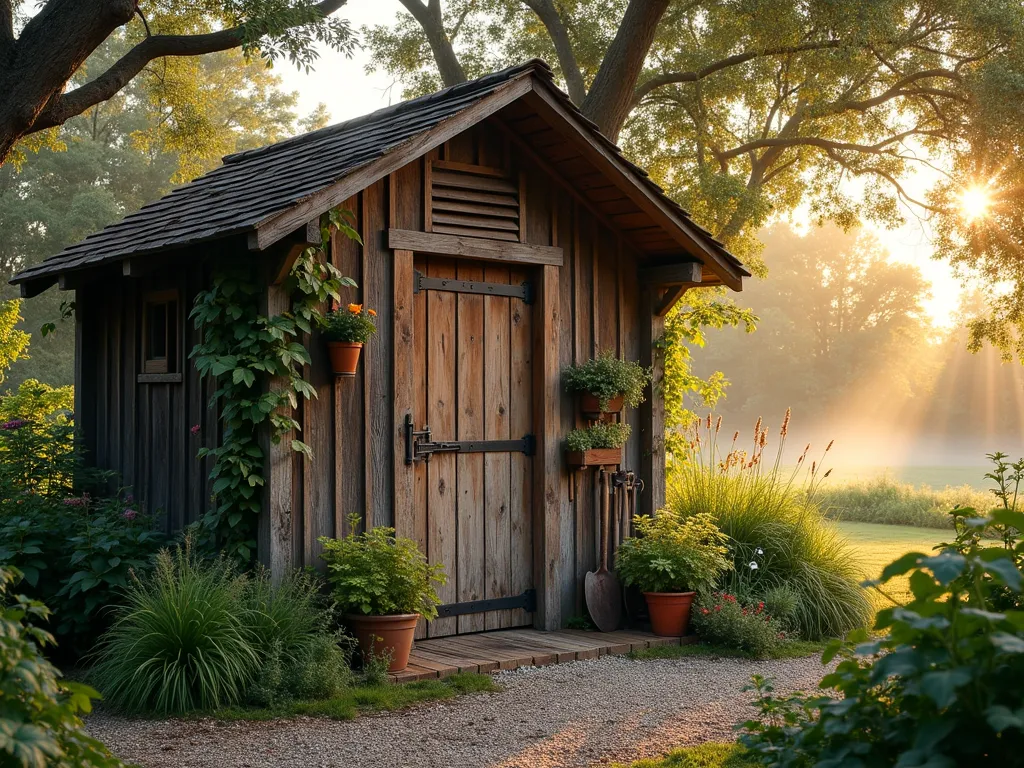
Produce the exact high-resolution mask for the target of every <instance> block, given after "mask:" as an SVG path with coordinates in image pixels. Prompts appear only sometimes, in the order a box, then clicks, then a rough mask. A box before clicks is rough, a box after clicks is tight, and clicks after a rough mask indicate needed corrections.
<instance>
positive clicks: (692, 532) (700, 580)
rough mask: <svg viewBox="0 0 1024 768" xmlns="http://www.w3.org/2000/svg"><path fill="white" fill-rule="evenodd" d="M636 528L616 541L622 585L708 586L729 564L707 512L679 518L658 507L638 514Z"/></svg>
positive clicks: (656, 588) (652, 588) (649, 588)
mask: <svg viewBox="0 0 1024 768" xmlns="http://www.w3.org/2000/svg"><path fill="white" fill-rule="evenodd" d="M633 525H634V529H635V530H636V534H635V535H634V536H631V537H629V538H627V539H626V540H625V541H623V542H622V544H621V545H620V546H619V551H618V554H617V556H616V561H615V568H616V571H617V572H618V574H619V578H621V579H622V581H623V583H624V584H626V585H627V586H633V585H635V586H636V587H638V588H639V589H640V590H641V591H643V592H703V591H709V590H711V589H712V588H713V587H714V585H715V583H716V582H717V581H718V579H719V577H720V576H721V575H722V574H723V573H724V572H725V571H727V570H729V568H731V567H732V566H731V564H730V562H729V560H728V557H727V556H728V554H729V550H728V548H727V547H726V542H727V539H726V537H725V535H724V534H723V533H722V532H721V531H720V530H719V529H718V526H716V525H715V523H714V520H713V519H712V518H711V516H710V515H706V514H699V515H693V516H692V517H689V518H687V519H685V520H680V519H679V518H678V517H676V516H675V515H672V514H669V513H667V512H664V511H662V512H660V513H659V514H657V515H655V516H654V517H648V516H645V515H637V516H636V517H635V518H634V519H633Z"/></svg>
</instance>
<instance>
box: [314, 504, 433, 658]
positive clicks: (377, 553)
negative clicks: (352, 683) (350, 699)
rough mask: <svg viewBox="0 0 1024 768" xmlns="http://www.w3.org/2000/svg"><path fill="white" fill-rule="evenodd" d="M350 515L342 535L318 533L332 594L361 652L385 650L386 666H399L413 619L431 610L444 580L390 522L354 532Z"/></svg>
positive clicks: (405, 655)
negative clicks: (345, 531) (397, 533)
mask: <svg viewBox="0 0 1024 768" xmlns="http://www.w3.org/2000/svg"><path fill="white" fill-rule="evenodd" d="M350 520H351V522H350V530H352V531H353V533H350V534H349V535H348V536H346V537H345V538H342V539H331V538H327V537H326V536H324V537H321V538H320V543H321V544H323V546H324V551H323V553H322V554H321V555H320V557H321V558H323V559H324V561H325V562H326V563H327V579H328V581H329V582H330V585H331V591H332V594H333V597H334V599H335V600H336V601H337V603H338V606H339V607H340V608H341V610H342V611H343V613H344V614H345V620H346V622H347V623H348V624H349V625H350V627H351V628H352V632H353V634H354V635H355V636H356V639H357V640H358V641H359V647H360V649H361V650H362V652H363V658H364V659H370V658H380V657H382V656H387V657H389V658H390V659H391V664H390V666H389V668H388V671H389V672H401V671H402V670H403V669H405V668H406V666H408V664H409V652H410V651H411V650H412V641H413V634H414V633H415V631H416V622H417V621H419V619H420V617H421V616H422V617H423V618H425V619H426V620H427V621H430V620H431V619H433V618H435V617H436V616H437V606H438V604H439V603H440V602H441V601H440V599H439V598H438V596H437V590H436V589H435V585H440V584H444V583H445V581H446V576H445V573H444V568H443V566H441V565H430V564H429V563H428V562H427V559H426V557H424V556H423V553H422V552H420V550H419V547H417V546H416V542H415V541H413V540H412V539H406V538H401V537H396V536H395V529H394V528H373V529H372V530H369V531H366V532H364V533H359V534H357V533H354V531H355V530H356V528H357V527H358V525H359V517H358V515H357V516H355V517H354V518H352V519H350Z"/></svg>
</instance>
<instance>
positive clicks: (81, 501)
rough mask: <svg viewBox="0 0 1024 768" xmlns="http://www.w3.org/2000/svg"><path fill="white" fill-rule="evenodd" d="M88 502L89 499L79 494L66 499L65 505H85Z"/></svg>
mask: <svg viewBox="0 0 1024 768" xmlns="http://www.w3.org/2000/svg"><path fill="white" fill-rule="evenodd" d="M86 503H87V499H85V498H83V497H79V496H73V497H71V498H69V499H64V506H65V507H84V506H85V505H86Z"/></svg>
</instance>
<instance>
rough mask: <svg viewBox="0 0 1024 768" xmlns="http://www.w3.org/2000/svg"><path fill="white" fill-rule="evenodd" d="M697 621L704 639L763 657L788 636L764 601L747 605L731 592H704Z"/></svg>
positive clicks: (699, 633) (700, 634)
mask: <svg viewBox="0 0 1024 768" xmlns="http://www.w3.org/2000/svg"><path fill="white" fill-rule="evenodd" d="M693 623H694V628H695V629H696V630H697V634H698V636H699V637H700V639H701V640H704V641H705V642H708V643H711V644H712V645H717V646H722V647H725V648H735V649H737V650H740V651H747V652H749V653H750V654H752V655H754V656H759V657H766V656H770V655H771V654H772V653H773V652H774V651H775V650H776V649H777V648H778V647H779V645H780V644H781V643H782V642H783V640H785V639H786V636H785V632H784V630H783V627H782V625H781V624H780V623H779V622H778V621H777V620H776V619H773V618H772V616H771V614H770V613H769V612H768V610H767V608H766V605H765V603H764V601H760V602H757V603H753V604H751V605H743V604H742V603H741V602H740V601H739V600H737V599H736V596H735V595H730V594H729V593H728V592H715V593H714V594H711V595H707V596H705V595H702V596H701V598H700V602H699V603H698V605H697V610H696V611H695V612H694V614H693Z"/></svg>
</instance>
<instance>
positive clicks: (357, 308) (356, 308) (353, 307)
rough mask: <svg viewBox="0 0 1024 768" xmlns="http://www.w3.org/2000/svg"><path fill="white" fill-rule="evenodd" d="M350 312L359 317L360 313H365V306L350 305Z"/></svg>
mask: <svg viewBox="0 0 1024 768" xmlns="http://www.w3.org/2000/svg"><path fill="white" fill-rule="evenodd" d="M348 311H349V312H351V313H352V314H353V315H358V314H359V313H360V312H362V311H363V305H362V304H349V305H348Z"/></svg>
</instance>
